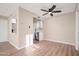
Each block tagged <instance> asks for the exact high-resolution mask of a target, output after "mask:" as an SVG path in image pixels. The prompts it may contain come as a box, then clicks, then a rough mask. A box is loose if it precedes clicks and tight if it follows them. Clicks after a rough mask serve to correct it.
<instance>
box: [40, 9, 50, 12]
mask: <svg viewBox="0 0 79 59" xmlns="http://www.w3.org/2000/svg"><path fill="white" fill-rule="evenodd" d="M40 10H41V11H45V12H49V11H47V10H44V9H40Z"/></svg>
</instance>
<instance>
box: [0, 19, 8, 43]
mask: <svg viewBox="0 0 79 59" xmlns="http://www.w3.org/2000/svg"><path fill="white" fill-rule="evenodd" d="M7 40H8V20H6V19H0V42H4V41H7Z"/></svg>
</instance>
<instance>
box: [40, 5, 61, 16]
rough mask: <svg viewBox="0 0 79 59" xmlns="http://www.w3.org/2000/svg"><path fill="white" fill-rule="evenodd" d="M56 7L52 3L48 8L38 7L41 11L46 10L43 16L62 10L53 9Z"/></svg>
mask: <svg viewBox="0 0 79 59" xmlns="http://www.w3.org/2000/svg"><path fill="white" fill-rule="evenodd" d="M55 8H56V5H53V6H52V7H51V8H49V9H48V10H45V9H40V10H41V11H44V12H47V13H45V14H43V16H45V15H47V14H50V16H53V13H60V12H62V11H61V10H54V9H55Z"/></svg>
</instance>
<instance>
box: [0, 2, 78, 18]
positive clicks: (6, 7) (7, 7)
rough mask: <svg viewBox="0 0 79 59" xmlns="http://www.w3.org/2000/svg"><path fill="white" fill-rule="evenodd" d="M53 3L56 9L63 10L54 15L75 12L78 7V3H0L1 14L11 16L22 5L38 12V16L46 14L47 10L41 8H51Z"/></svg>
mask: <svg viewBox="0 0 79 59" xmlns="http://www.w3.org/2000/svg"><path fill="white" fill-rule="evenodd" d="M53 4H55V5H56V9H59V10H62V12H61V13H57V14H54V15H60V14H63V13H69V12H73V11H74V10H75V7H76V3H17V4H15V3H0V15H3V16H9V15H10V14H12V12H15V10H16V8H17V7H18V6H21V7H23V8H25V9H27V10H29V11H31V12H33V13H35V14H37V15H38V16H42V14H44V13H45V12H43V11H41V10H40V9H49V8H51V6H52V5H53ZM56 9H55V10H56ZM46 16H49V15H46ZM46 16H43V17H46Z"/></svg>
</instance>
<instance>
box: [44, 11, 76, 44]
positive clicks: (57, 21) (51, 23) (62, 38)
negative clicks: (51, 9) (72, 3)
mask: <svg viewBox="0 0 79 59" xmlns="http://www.w3.org/2000/svg"><path fill="white" fill-rule="evenodd" d="M44 38H45V39H46V40H50V41H56V42H61V43H67V44H72V45H75V13H74V12H73V13H68V14H63V15H59V16H53V17H51V18H49V19H46V20H45V21H44Z"/></svg>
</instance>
